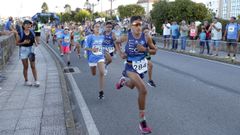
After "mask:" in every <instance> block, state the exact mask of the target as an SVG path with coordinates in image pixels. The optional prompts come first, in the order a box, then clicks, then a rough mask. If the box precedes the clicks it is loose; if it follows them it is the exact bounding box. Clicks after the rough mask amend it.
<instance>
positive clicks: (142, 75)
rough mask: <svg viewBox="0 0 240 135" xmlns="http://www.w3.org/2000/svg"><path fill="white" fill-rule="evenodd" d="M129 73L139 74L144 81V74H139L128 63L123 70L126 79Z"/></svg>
mask: <svg viewBox="0 0 240 135" xmlns="http://www.w3.org/2000/svg"><path fill="white" fill-rule="evenodd" d="M127 72H134V73H137V74H138V75H139V76H140V77H141V78H142V79H143V78H144V73H142V74H139V73H138V72H137V71H136V70H135V69H133V67H132V65H131V64H129V63H126V64H125V69H124V70H123V72H122V75H123V76H124V77H128V75H127Z"/></svg>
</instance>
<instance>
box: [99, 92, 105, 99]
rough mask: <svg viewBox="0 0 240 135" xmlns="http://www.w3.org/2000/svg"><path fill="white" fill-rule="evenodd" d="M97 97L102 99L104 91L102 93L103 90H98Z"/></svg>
mask: <svg viewBox="0 0 240 135" xmlns="http://www.w3.org/2000/svg"><path fill="white" fill-rule="evenodd" d="M98 99H99V100H100V99H104V93H103V91H100V92H99V95H98Z"/></svg>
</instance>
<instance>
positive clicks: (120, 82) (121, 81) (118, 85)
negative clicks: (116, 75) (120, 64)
mask: <svg viewBox="0 0 240 135" xmlns="http://www.w3.org/2000/svg"><path fill="white" fill-rule="evenodd" d="M125 82H126V79H125V77H123V76H122V77H121V78H120V80H119V81H118V82H117V84H116V89H118V90H119V89H121V88H122V87H123V86H124V83H125Z"/></svg>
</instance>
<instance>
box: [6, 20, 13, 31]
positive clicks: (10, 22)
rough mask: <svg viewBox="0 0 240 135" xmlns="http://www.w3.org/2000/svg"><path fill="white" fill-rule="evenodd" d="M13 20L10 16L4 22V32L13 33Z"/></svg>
mask: <svg viewBox="0 0 240 135" xmlns="http://www.w3.org/2000/svg"><path fill="white" fill-rule="evenodd" d="M13 22H14V21H13V18H12V17H11V16H10V17H9V19H8V21H7V22H6V24H5V26H4V31H13V30H14V28H13Z"/></svg>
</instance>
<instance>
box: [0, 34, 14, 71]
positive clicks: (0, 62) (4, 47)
mask: <svg viewBox="0 0 240 135" xmlns="http://www.w3.org/2000/svg"><path fill="white" fill-rule="evenodd" d="M15 48H16V42H15V37H14V35H13V34H12V35H9V36H0V70H2V69H3V67H4V66H5V65H6V64H7V62H8V60H9V58H10V56H11V55H12V53H13V51H14V49H15Z"/></svg>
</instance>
